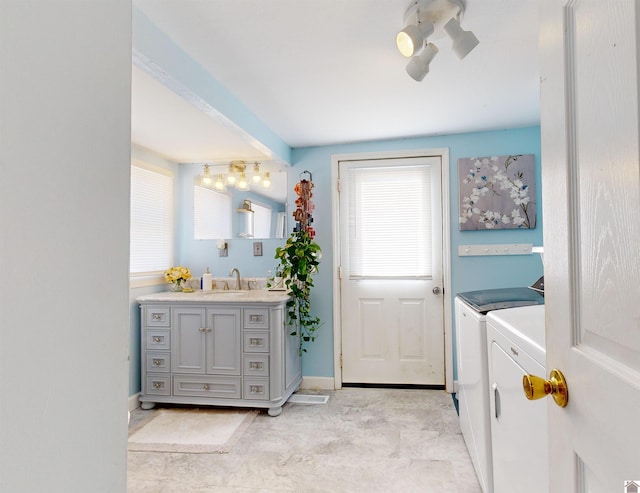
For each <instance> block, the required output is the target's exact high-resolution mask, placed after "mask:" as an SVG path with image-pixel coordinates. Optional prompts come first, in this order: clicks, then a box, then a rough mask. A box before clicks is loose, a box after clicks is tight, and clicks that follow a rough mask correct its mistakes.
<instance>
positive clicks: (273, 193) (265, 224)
mask: <svg viewBox="0 0 640 493" xmlns="http://www.w3.org/2000/svg"><path fill="white" fill-rule="evenodd" d="M286 223H287V171H286V165H283V164H279V163H272V162H267V163H264V162H263V163H256V162H251V163H246V162H244V161H231V163H229V164H222V165H220V164H204V165H203V166H202V170H201V172H200V174H199V175H197V176H195V177H194V233H195V234H194V238H195V239H196V240H202V239H243V238H246V239H252V240H253V239H267V238H284V237H285V232H286V231H287V224H286Z"/></svg>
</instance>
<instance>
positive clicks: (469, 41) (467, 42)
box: [443, 17, 480, 60]
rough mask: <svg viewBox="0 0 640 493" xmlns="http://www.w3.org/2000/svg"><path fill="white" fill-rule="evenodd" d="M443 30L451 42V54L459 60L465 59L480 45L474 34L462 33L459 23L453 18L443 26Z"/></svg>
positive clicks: (469, 32)
mask: <svg viewBox="0 0 640 493" xmlns="http://www.w3.org/2000/svg"><path fill="white" fill-rule="evenodd" d="M443 29H444V30H445V31H446V32H447V34H448V35H449V37H450V38H451V40H452V41H453V52H454V53H455V54H456V55H457V56H458V58H459V59H460V60H462V59H463V58H464V57H466V56H467V55H468V54H469V52H471V50H473V49H474V48H475V47H476V46H478V43H480V41H478V38H476V36H475V34H473V33H472V32H471V31H464V30H463V29H462V28H461V27H460V23H459V22H458V21H457V20H456V19H455V18H453V17H452V18H451V20H449V22H447V23H446V24H445V25H444V27H443Z"/></svg>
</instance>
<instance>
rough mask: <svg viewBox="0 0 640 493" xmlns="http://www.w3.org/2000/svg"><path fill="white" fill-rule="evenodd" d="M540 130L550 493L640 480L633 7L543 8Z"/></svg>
mask: <svg viewBox="0 0 640 493" xmlns="http://www.w3.org/2000/svg"><path fill="white" fill-rule="evenodd" d="M541 13H542V18H541V30H540V40H541V62H542V63H541V69H542V73H541V81H542V86H541V102H542V106H541V110H542V111H541V129H542V176H543V205H544V218H545V221H544V243H545V253H544V262H545V289H546V290H545V304H546V330H547V332H546V341H547V367H548V368H549V369H552V368H557V369H559V370H560V371H562V372H563V373H564V375H565V377H566V379H567V384H568V389H569V403H568V406H567V407H565V408H560V407H557V406H556V405H555V404H554V403H553V400H551V399H549V401H548V403H547V410H548V422H549V441H550V444H549V451H550V458H549V468H550V469H549V478H550V491H551V492H552V493H555V492H562V493H566V492H570V493H571V492H577V491H590V492H593V493H598V492H615V491H624V484H625V481H629V480H638V479H640V446H639V442H640V420H639V419H638V412H639V410H640V303H638V299H639V295H640V288H639V286H640V257H639V255H638V245H640V221H639V220H638V217H637V216H638V212H640V165H639V163H640V152H639V147H640V142H639V131H640V128H639V125H638V121H639V116H640V112H639V107H638V103H639V101H638V89H639V86H638V82H639V81H638V67H639V65H638V64H639V62H640V60H639V52H638V44H637V39H638V22H639V18H640V3H639V2H638V1H634V0H607V1H605V0H572V1H564V0H562V1H560V0H556V1H546V2H545V3H544V4H543V7H542V9H541Z"/></svg>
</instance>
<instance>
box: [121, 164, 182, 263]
mask: <svg viewBox="0 0 640 493" xmlns="http://www.w3.org/2000/svg"><path fill="white" fill-rule="evenodd" d="M173 220H174V219H173V176H170V175H167V174H165V173H161V172H155V171H152V170H150V169H148V168H141V167H138V166H135V165H132V166H131V230H130V235H131V237H130V244H131V250H130V266H129V271H130V272H131V273H132V274H146V273H152V272H158V271H162V270H166V269H167V268H169V267H170V266H171V264H172V262H173V243H174V233H173V231H174V228H173Z"/></svg>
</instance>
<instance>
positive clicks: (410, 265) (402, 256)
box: [347, 165, 433, 278]
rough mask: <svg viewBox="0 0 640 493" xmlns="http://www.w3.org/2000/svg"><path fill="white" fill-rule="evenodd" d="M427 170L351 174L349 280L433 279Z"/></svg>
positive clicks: (377, 169) (411, 168) (374, 170)
mask: <svg viewBox="0 0 640 493" xmlns="http://www.w3.org/2000/svg"><path fill="white" fill-rule="evenodd" d="M431 170H432V167H431V166H429V165H419V166H415V165H412V166H394V167H371V168H357V167H354V168H349V169H348V171H347V181H348V187H349V188H348V196H349V261H350V264H349V275H350V277H351V278H358V277H382V278H390V277H392V278H398V277H421V278H429V277H431V276H432V273H433V272H432V248H433V246H432V234H431V229H432V218H431V211H432V206H431V194H432V192H431Z"/></svg>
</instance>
